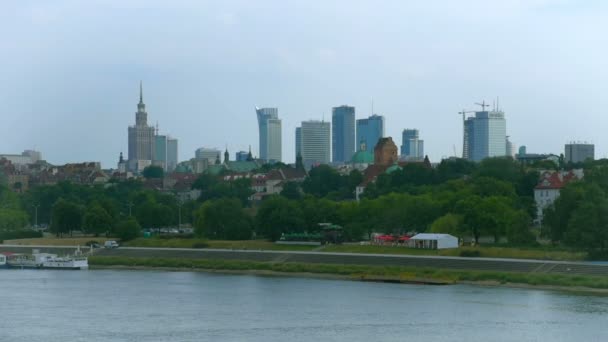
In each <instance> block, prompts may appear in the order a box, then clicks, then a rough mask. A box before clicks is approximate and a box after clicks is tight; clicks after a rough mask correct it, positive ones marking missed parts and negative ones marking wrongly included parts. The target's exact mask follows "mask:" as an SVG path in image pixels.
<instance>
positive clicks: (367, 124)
mask: <svg viewBox="0 0 608 342" xmlns="http://www.w3.org/2000/svg"><path fill="white" fill-rule="evenodd" d="M383 137H384V117H383V116H381V115H377V114H374V115H372V116H370V117H369V118H367V119H359V120H357V146H358V147H357V150H358V151H359V150H360V149H361V144H362V143H364V144H365V145H366V146H367V149H368V150H369V151H373V150H374V147H376V144H377V143H378V140H380V138H383Z"/></svg>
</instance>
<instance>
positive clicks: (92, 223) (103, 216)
mask: <svg viewBox="0 0 608 342" xmlns="http://www.w3.org/2000/svg"><path fill="white" fill-rule="evenodd" d="M113 224H114V220H113V219H112V216H110V214H108V212H107V211H106V209H105V208H104V207H102V206H101V205H100V204H98V203H94V204H93V205H91V206H89V208H87V210H86V213H85V214H84V222H83V228H84V231H85V232H87V233H91V234H95V236H98V235H99V234H103V233H106V232H109V231H112V226H113Z"/></svg>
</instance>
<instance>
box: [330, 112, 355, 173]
mask: <svg viewBox="0 0 608 342" xmlns="http://www.w3.org/2000/svg"><path fill="white" fill-rule="evenodd" d="M331 124H332V128H331V129H332V160H333V161H334V162H339V163H344V162H348V161H350V159H351V158H352V156H353V154H354V153H355V107H349V106H340V107H334V108H333V109H332V115H331Z"/></svg>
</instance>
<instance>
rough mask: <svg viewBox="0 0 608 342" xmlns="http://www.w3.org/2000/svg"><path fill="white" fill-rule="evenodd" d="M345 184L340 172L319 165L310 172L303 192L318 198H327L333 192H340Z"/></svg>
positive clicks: (303, 185) (304, 183) (327, 166)
mask: <svg viewBox="0 0 608 342" xmlns="http://www.w3.org/2000/svg"><path fill="white" fill-rule="evenodd" d="M344 184H345V182H344V179H343V178H342V176H340V174H339V173H338V171H336V170H335V169H334V168H332V167H331V166H329V165H319V166H317V167H314V168H313V169H312V170H310V172H309V174H308V177H307V178H306V179H305V180H304V182H302V190H304V192H306V193H308V194H311V195H313V196H316V197H325V196H327V194H328V193H330V192H332V191H338V190H339V189H340V188H341V187H342V186H343V185H344Z"/></svg>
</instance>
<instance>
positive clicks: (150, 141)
mask: <svg viewBox="0 0 608 342" xmlns="http://www.w3.org/2000/svg"><path fill="white" fill-rule="evenodd" d="M154 135H155V134H154V127H152V126H148V113H147V112H146V105H145V104H144V101H143V89H142V84H141V82H140V83H139V103H138V104H137V112H136V113H135V126H129V163H128V165H129V169H130V170H131V171H141V170H143V167H145V166H146V165H150V164H151V163H152V161H153V160H154V154H155V152H156V151H155V148H154V144H155V138H154Z"/></svg>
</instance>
